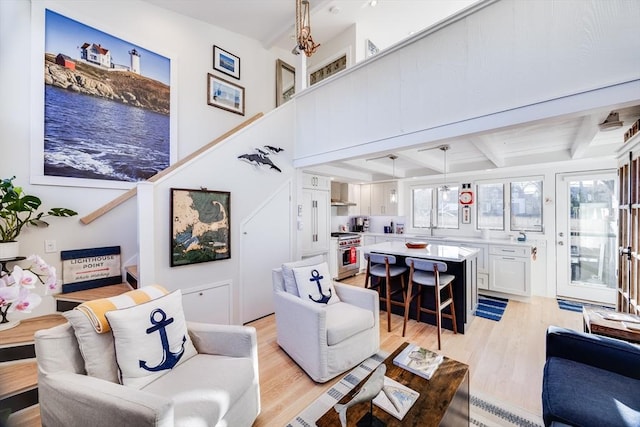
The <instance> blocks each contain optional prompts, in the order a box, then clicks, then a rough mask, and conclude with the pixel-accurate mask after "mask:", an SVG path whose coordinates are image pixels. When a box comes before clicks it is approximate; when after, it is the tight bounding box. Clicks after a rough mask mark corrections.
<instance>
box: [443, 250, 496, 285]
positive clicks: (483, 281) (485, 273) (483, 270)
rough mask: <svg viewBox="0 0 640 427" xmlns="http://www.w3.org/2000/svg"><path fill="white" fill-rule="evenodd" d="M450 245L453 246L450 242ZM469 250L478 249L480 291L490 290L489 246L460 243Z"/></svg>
mask: <svg viewBox="0 0 640 427" xmlns="http://www.w3.org/2000/svg"><path fill="white" fill-rule="evenodd" d="M448 244H450V245H451V244H453V243H452V242H449V243H448ZM459 244H460V245H462V246H466V247H468V248H474V249H477V250H478V251H479V252H478V275H477V276H478V289H485V290H488V289H489V245H483V244H475V243H468V242H464V243H459Z"/></svg>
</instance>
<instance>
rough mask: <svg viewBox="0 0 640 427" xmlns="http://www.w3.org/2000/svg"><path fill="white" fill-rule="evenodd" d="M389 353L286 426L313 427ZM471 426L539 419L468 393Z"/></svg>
mask: <svg viewBox="0 0 640 427" xmlns="http://www.w3.org/2000/svg"><path fill="white" fill-rule="evenodd" d="M388 355H389V353H387V352H385V351H380V352H379V353H378V354H375V355H373V356H371V357H370V358H368V359H367V360H365V361H364V362H362V363H361V364H360V365H358V366H357V367H355V368H354V369H353V370H352V371H351V372H349V373H348V374H347V375H345V376H344V377H343V378H342V379H340V381H338V382H337V383H336V384H334V385H333V386H332V387H331V388H330V389H329V390H327V391H326V392H325V393H323V394H322V396H320V397H319V398H318V399H316V400H315V401H314V402H313V403H312V404H311V405H309V406H307V407H306V408H305V409H304V410H303V411H302V412H300V413H299V414H298V415H297V416H296V417H295V418H294V419H292V420H291V421H289V423H288V424H287V427H311V426H315V425H316V420H318V419H319V418H320V417H322V415H324V413H325V412H327V411H328V410H329V409H331V408H332V407H333V406H334V405H335V404H336V403H338V401H340V399H342V397H343V396H344V395H346V394H347V393H349V391H351V390H352V389H353V388H354V387H355V386H356V385H357V384H358V383H359V382H360V381H362V380H363V379H364V378H365V377H366V376H367V375H369V374H370V373H371V371H373V370H374V369H375V368H376V367H377V366H378V365H379V364H380V363H381V362H382V361H383V360H384V359H386V358H387V356H388ZM469 403H470V425H474V426H479V427H512V426H514V427H515V426H518V427H541V426H543V425H544V423H543V422H542V417H540V416H538V415H535V414H531V413H529V412H527V411H525V410H524V409H521V408H517V407H514V406H511V405H506V404H504V403H502V402H498V401H497V400H496V399H494V398H491V397H489V396H484V395H481V394H479V393H473V392H472V393H471V396H470V399H469Z"/></svg>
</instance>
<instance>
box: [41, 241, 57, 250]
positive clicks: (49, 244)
mask: <svg viewBox="0 0 640 427" xmlns="http://www.w3.org/2000/svg"><path fill="white" fill-rule="evenodd" d="M56 250H57V249H56V241H55V240H45V241H44V251H45V252H46V253H51V252H55V251H56Z"/></svg>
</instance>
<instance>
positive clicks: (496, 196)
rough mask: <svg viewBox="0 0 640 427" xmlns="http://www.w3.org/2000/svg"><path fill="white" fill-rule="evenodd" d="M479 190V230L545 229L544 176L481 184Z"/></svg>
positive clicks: (477, 191) (477, 189)
mask: <svg viewBox="0 0 640 427" xmlns="http://www.w3.org/2000/svg"><path fill="white" fill-rule="evenodd" d="M507 190H508V191H507ZM476 193H477V200H478V206H477V221H478V223H477V227H478V229H479V230H483V229H486V230H503V231H505V230H509V231H543V226H542V179H535V178H534V179H518V180H500V181H494V182H486V183H479V184H477V186H476ZM506 207H508V209H506ZM507 211H508V212H509V214H508V215H507Z"/></svg>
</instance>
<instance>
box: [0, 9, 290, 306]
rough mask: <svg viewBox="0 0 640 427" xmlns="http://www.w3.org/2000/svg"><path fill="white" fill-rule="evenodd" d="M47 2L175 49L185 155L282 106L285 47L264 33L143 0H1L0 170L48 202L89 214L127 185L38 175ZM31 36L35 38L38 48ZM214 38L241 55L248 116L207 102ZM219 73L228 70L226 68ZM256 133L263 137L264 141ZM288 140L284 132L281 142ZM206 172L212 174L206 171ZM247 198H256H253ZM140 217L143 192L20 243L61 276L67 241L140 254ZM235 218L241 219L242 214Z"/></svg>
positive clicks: (160, 48)
mask: <svg viewBox="0 0 640 427" xmlns="http://www.w3.org/2000/svg"><path fill="white" fill-rule="evenodd" d="M32 6H33V10H32ZM44 8H49V9H51V10H54V11H55V12H58V13H61V14H63V15H65V16H67V17H69V18H72V19H75V20H78V21H80V22H82V23H84V24H87V25H90V26H93V27H95V28H97V29H99V30H102V31H106V32H108V33H110V34H112V35H114V36H117V37H120V38H122V39H125V40H128V41H131V42H133V43H136V44H138V45H140V46H142V47H145V48H147V49H149V50H151V51H155V52H158V53H161V54H163V55H165V56H168V57H170V58H171V60H172V62H173V65H174V69H175V70H176V73H175V74H176V75H175V77H176V79H175V80H174V81H175V86H173V87H172V88H171V90H172V92H173V93H174V94H175V95H176V97H175V98H176V106H175V107H176V108H175V109H174V111H173V112H172V114H175V115H176V117H177V121H176V123H177V151H178V156H177V157H178V158H182V157H184V156H186V155H188V154H190V153H192V152H193V151H195V150H196V149H198V148H199V147H201V146H202V145H204V144H206V143H208V142H209V141H211V140H213V139H215V138H216V137H218V136H219V135H221V134H223V133H225V132H226V131H228V130H229V129H231V128H233V127H235V126H236V125H238V124H240V123H241V122H242V121H244V120H246V119H247V118H249V117H251V116H252V115H254V114H256V113H258V112H268V111H269V110H271V109H273V108H274V107H275V60H276V59H277V57H278V54H280V55H282V52H278V51H276V50H273V51H266V50H264V49H263V48H262V47H261V45H260V43H259V42H258V41H255V40H251V39H248V38H246V37H243V36H239V35H237V34H234V33H232V32H229V31H227V30H223V29H220V28H217V27H213V26H210V25H207V24H205V23H203V22H200V21H197V20H194V19H191V18H187V17H185V16H182V15H179V14H175V13H172V12H168V11H166V10H163V9H160V8H157V7H154V6H152V5H150V4H148V3H145V2H141V1H136V0H129V1H126V2H125V1H98V0H84V1H71V0H60V1H53V0H52V1H49V0H33V1H29V0H3V1H0V54H1V56H2V57H3V58H9V59H8V60H7V61H6V62H5V63H4V65H3V66H2V67H0V81H1V82H2V96H0V130H1V131H0V147H1V150H0V177H2V178H5V177H10V176H13V175H16V176H17V177H18V178H17V180H16V182H17V184H19V185H22V186H23V187H24V188H25V190H26V191H28V192H29V193H32V194H35V195H37V196H40V197H41V198H42V199H43V202H44V206H45V207H47V208H49V207H57V206H61V207H68V208H71V209H74V210H76V211H78V212H79V216H80V217H81V216H84V215H87V214H89V213H91V212H93V211H94V210H95V209H97V208H100V207H101V206H103V205H104V204H105V203H107V202H109V201H111V200H113V199H114V198H115V197H117V196H118V195H120V194H121V193H122V190H114V189H97V188H86V187H82V188H80V187H66V186H65V187H62V186H50V185H32V184H30V177H29V171H30V166H31V165H30V149H31V148H30V137H31V131H32V129H34V128H37V127H42V117H33V116H32V114H31V110H32V104H31V100H30V94H31V93H32V91H41V90H42V85H43V79H42V76H43V72H42V69H43V65H42V63H43V61H42V56H41V54H40V53H39V52H38V50H41V51H43V49H44V38H43V28H42V22H41V16H42V15H43V13H44V12H43V10H44ZM32 37H34V40H33V42H34V46H36V49H33V50H32V48H31V46H32ZM214 44H215V45H217V46H220V47H222V48H224V49H225V50H228V51H230V52H232V53H234V54H235V55H237V56H238V57H240V59H241V79H240V80H239V81H238V82H237V83H238V84H240V85H241V86H243V87H245V96H246V115H245V117H242V116H240V115H237V114H233V113H229V112H226V111H224V110H221V109H218V108H215V107H212V106H209V105H207V103H206V90H207V73H214V71H213V68H212V67H213V65H212V61H213V60H212V50H213V45H214ZM214 74H217V75H220V74H218V73H217V72H215V73H214ZM229 80H233V79H232V78H229ZM256 143H257V144H259V141H256ZM282 144H283V143H282V142H280V141H277V144H276V145H282ZM258 146H259V145H258ZM238 163H239V162H236V161H235V160H234V161H227V163H226V165H227V167H228V168H233V169H235V168H237V169H238V170H242V171H244V172H247V171H246V169H245V168H246V167H247V165H246V164H242V165H240V164H238ZM247 173H248V172H247ZM207 174H208V175H210V176H211V177H212V179H218V178H220V177H221V176H222V175H221V174H220V173H218V172H216V171H215V170H212V171H210V172H208V173H207ZM213 177H215V178H213ZM205 181H207V179H203V180H202V182H205ZM182 184H184V185H185V186H187V187H190V186H191V185H192V183H189V182H183V183H182ZM208 184H209V186H210V187H212V188H213V187H215V188H219V187H227V188H232V185H231V184H226V183H225V185H221V184H216V181H213V182H209V183H208ZM234 195H235V199H234V201H235V202H236V203H237V202H238V201H239V199H241V197H242V196H241V194H238V193H236V194H234ZM249 196H250V194H247V197H249ZM243 203H245V202H242V203H241V204H243ZM246 203H249V204H250V202H248V201H247V202H246ZM167 206H168V205H167ZM242 210H244V209H242ZM135 218H136V202H135V199H132V200H129V201H127V202H125V203H124V204H123V205H121V206H120V207H118V208H116V209H115V210H113V211H112V212H110V213H109V214H108V215H106V216H104V217H102V218H99V219H98V220H96V221H95V222H93V223H92V224H90V225H82V224H81V223H80V222H79V220H78V217H75V218H71V219H58V218H54V219H53V220H52V221H51V224H52V226H51V227H49V228H48V229H36V230H28V231H26V232H24V233H23V234H22V235H21V238H20V243H21V247H22V250H21V252H22V253H23V254H25V255H28V254H31V253H38V254H41V255H43V256H44V258H45V259H46V260H47V261H48V262H50V263H51V264H52V265H54V266H57V267H58V271H59V272H58V276H61V270H60V268H59V267H60V262H59V259H60V255H59V251H60V250H68V249H81V248H88V247H99V246H112V245H119V246H121V247H122V259H123V261H127V260H132V261H133V262H135V261H136V260H135V257H136V255H137V236H136V233H137V232H136V221H135ZM232 221H233V222H232V223H235V224H239V223H240V222H239V221H235V219H234V220H232ZM157 227H158V232H159V233H166V232H168V223H167V222H166V221H165V219H164V218H163V219H162V220H159V221H158V222H157ZM45 239H52V240H55V241H56V243H57V249H58V252H56V253H51V254H44V240H45ZM158 251H159V254H158V258H160V259H161V260H162V262H164V263H166V264H168V246H162V247H159V249H158ZM165 254H166V256H164V255H165ZM217 268H218V267H216V268H214V269H213V270H214V271H215V270H216V269H217ZM169 276H170V274H169ZM52 308H53V301H52V299H50V298H47V299H46V300H45V303H43V304H42V305H41V307H40V308H39V309H38V311H37V312H36V313H35V314H41V313H44V312H49V311H51V310H52ZM16 317H18V316H16Z"/></svg>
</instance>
